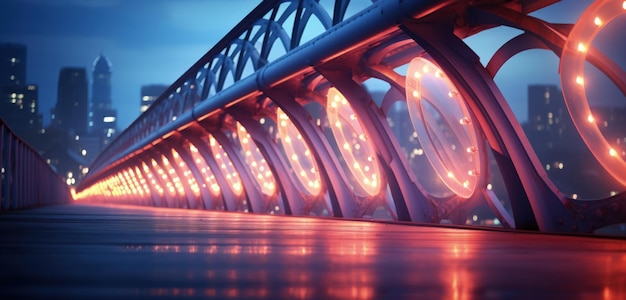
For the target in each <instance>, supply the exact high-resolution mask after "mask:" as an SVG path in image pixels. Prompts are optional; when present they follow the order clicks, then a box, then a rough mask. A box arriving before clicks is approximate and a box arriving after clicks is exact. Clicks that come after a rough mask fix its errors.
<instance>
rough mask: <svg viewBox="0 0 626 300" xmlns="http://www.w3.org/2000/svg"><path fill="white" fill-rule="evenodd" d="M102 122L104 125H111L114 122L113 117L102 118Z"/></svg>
mask: <svg viewBox="0 0 626 300" xmlns="http://www.w3.org/2000/svg"><path fill="white" fill-rule="evenodd" d="M102 122H104V123H113V122H115V117H104V118H102Z"/></svg>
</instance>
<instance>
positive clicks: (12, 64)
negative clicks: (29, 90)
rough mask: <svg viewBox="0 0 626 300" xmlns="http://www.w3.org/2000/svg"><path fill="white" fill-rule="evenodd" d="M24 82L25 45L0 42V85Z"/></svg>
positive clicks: (21, 83) (23, 83) (22, 83)
mask: <svg viewBox="0 0 626 300" xmlns="http://www.w3.org/2000/svg"><path fill="white" fill-rule="evenodd" d="M25 84H26V46H24V45H19V44H0V87H3V86H6V85H25Z"/></svg>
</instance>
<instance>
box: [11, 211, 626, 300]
mask: <svg viewBox="0 0 626 300" xmlns="http://www.w3.org/2000/svg"><path fill="white" fill-rule="evenodd" d="M0 236H2V242H0V270H1V271H0V298H2V299H9V298H14V297H25V298H40V297H44V296H46V297H53V298H54V297H57V298H84V297H90V298H94V297H95V298H120V297H131V296H132V297H134V298H140V299H141V298H152V297H168V298H169V297H181V298H199V299H201V298H207V297H215V298H264V299H328V298H337V299H344V298H352V299H381V298H390V299H398V298H410V299H418V298H421V299H432V298H441V299H467V298H516V297H517V298H531V297H536V296H540V297H580V296H583V297H589V298H594V299H618V298H624V297H625V296H626V241H625V240H619V239H601V238H583V237H575V236H559V235H545V234H527V233H520V232H517V233H511V232H505V231H499V232H497V231H486V230H468V229H457V228H450V227H432V226H428V227H425V226H406V225H397V224H389V223H373V222H361V221H348V220H333V219H323V218H300V217H290V216H267V215H250V214H242V213H230V212H209V211H193V210H178V209H158V208H139V207H131V206H90V205H71V206H55V207H46V208H40V209H34V210H28V211H18V212H10V213H6V214H2V215H0Z"/></svg>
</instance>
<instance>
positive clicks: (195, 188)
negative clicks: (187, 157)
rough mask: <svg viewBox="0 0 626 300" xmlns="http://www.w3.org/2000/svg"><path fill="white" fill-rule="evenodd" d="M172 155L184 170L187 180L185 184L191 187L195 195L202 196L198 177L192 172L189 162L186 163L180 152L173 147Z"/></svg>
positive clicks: (181, 169) (180, 168)
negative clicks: (188, 165)
mask: <svg viewBox="0 0 626 300" xmlns="http://www.w3.org/2000/svg"><path fill="white" fill-rule="evenodd" d="M172 156H173V157H174V162H175V163H176V165H177V166H178V168H179V170H180V171H182V173H183V177H184V178H183V179H184V180H185V182H183V184H186V185H187V186H188V187H189V188H190V189H191V191H192V192H193V194H194V196H196V197H200V194H201V192H200V186H199V185H198V182H197V181H196V178H195V177H194V176H193V174H192V173H191V170H189V168H188V167H187V164H186V163H185V161H184V160H183V159H182V157H180V154H178V152H177V151H176V150H174V149H172Z"/></svg>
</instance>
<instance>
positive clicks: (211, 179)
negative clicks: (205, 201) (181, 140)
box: [189, 144, 221, 197]
mask: <svg viewBox="0 0 626 300" xmlns="http://www.w3.org/2000/svg"><path fill="white" fill-rule="evenodd" d="M189 151H190V152H191V159H193V161H194V163H195V164H196V166H197V167H198V170H199V171H200V173H202V174H201V175H202V178H203V180H204V184H205V185H206V186H207V187H208V188H209V191H211V194H213V196H214V197H219V196H220V194H221V189H220V185H219V184H218V183H217V179H216V178H215V175H214V174H213V171H211V168H210V167H209V166H208V165H207V163H206V161H205V160H204V158H203V157H202V155H200V152H199V151H198V148H196V146H194V145H193V144H189Z"/></svg>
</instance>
